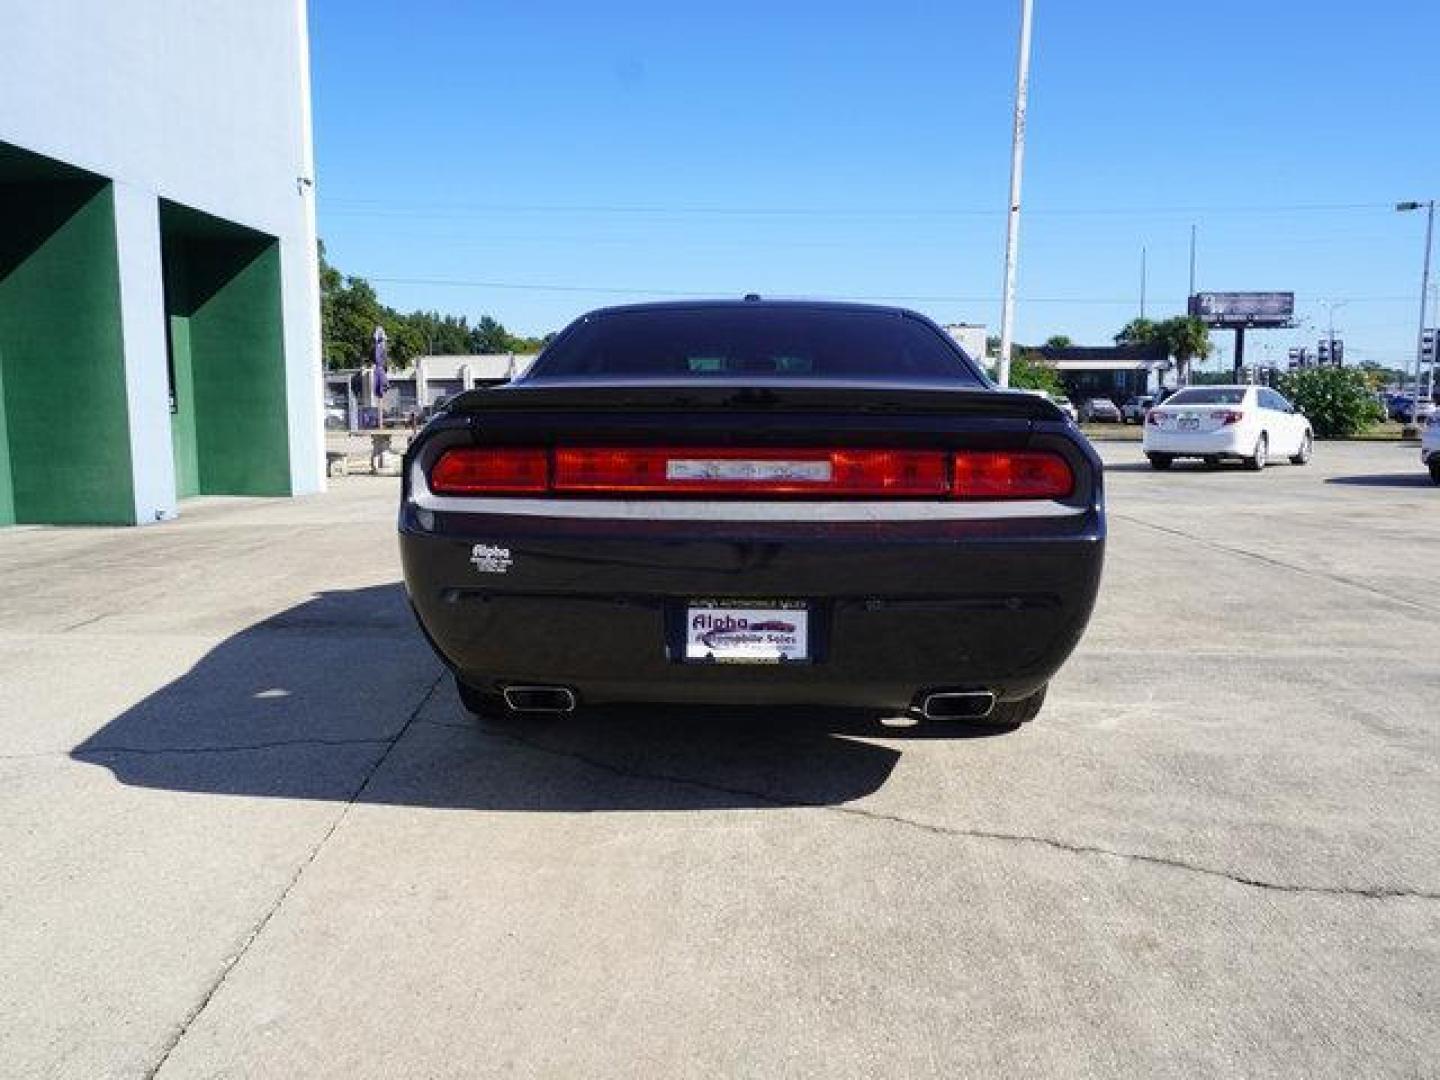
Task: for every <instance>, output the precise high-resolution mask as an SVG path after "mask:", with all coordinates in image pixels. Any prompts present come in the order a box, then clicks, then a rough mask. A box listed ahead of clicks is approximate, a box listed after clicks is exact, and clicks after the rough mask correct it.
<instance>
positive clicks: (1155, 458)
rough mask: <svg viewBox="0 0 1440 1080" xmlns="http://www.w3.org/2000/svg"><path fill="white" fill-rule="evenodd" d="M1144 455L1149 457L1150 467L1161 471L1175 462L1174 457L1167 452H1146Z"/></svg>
mask: <svg viewBox="0 0 1440 1080" xmlns="http://www.w3.org/2000/svg"><path fill="white" fill-rule="evenodd" d="M1146 457H1148V458H1149V459H1150V467H1151V468H1152V469H1159V470H1160V471H1161V472H1164V471H1165V470H1166V469H1168V468H1169V467H1170V466H1171V465H1173V464H1175V459H1174V458H1173V457H1171V456H1170V455H1169V454H1147V455H1146Z"/></svg>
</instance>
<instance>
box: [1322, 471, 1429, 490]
mask: <svg viewBox="0 0 1440 1080" xmlns="http://www.w3.org/2000/svg"><path fill="white" fill-rule="evenodd" d="M1325 482H1326V483H1327V484H1345V485H1351V486H1354V487H1386V488H1408V487H1413V488H1428V487H1434V486H1435V481H1433V480H1431V479H1430V474H1429V473H1428V472H1408V473H1375V474H1373V475H1368V476H1332V477H1330V478H1329V479H1328V480H1326V481H1325Z"/></svg>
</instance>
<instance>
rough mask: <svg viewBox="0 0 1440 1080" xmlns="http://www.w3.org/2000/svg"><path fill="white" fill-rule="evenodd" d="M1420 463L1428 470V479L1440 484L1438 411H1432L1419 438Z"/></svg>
mask: <svg viewBox="0 0 1440 1080" xmlns="http://www.w3.org/2000/svg"><path fill="white" fill-rule="evenodd" d="M1420 463H1421V464H1422V465H1424V466H1425V467H1426V468H1428V469H1429V470H1430V479H1431V480H1433V481H1435V483H1437V484H1440V412H1436V413H1432V414H1431V416H1430V420H1429V422H1428V423H1426V425H1425V434H1424V436H1423V437H1422V438H1421V439H1420Z"/></svg>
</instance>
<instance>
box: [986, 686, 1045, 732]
mask: <svg viewBox="0 0 1440 1080" xmlns="http://www.w3.org/2000/svg"><path fill="white" fill-rule="evenodd" d="M1049 689H1050V684H1049V683H1046V684H1045V685H1044V686H1042V687H1040V689H1039V690H1036V691H1035V692H1034V693H1033V694H1031V695H1030V696H1029V697H1024V698H1021V699H1020V700H1019V701H997V702H996V703H995V708H994V710H993V711H992V712H991V713H990V715H989V716H987V717H986V718H985V723H986V724H989V725H991V726H993V727H1011V728H1013V727H1019V726H1020V725H1021V724H1028V723H1029V722H1030V721H1031V720H1034V719H1035V717H1036V716H1038V715H1039V714H1040V706H1042V705H1044V704H1045V692H1046V691H1047V690H1049Z"/></svg>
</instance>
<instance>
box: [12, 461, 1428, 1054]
mask: <svg viewBox="0 0 1440 1080" xmlns="http://www.w3.org/2000/svg"><path fill="white" fill-rule="evenodd" d="M1103 453H1104V454H1105V456H1106V458H1107V460H1108V461H1109V464H1110V466H1111V468H1110V471H1109V482H1110V500H1111V510H1112V541H1111V547H1110V555H1109V561H1108V567H1107V579H1106V584H1105V588H1104V591H1103V593H1102V599H1101V603H1100V605H1099V608H1098V609H1097V612H1096V617H1095V621H1094V623H1093V624H1092V627H1091V631H1090V633H1089V635H1088V636H1087V638H1086V640H1085V641H1084V643H1083V644H1082V646H1081V648H1080V650H1079V652H1078V653H1077V655H1076V657H1075V658H1074V659H1073V660H1072V662H1071V664H1070V665H1069V666H1068V667H1067V668H1066V669H1065V671H1064V672H1063V673H1062V674H1061V676H1060V678H1059V679H1057V681H1056V683H1055V685H1054V687H1053V689H1052V694H1051V697H1050V701H1049V703H1048V704H1047V706H1046V708H1045V710H1044V712H1042V714H1041V716H1040V718H1039V720H1038V721H1037V722H1036V723H1035V724H1033V725H1030V726H1029V727H1027V728H1025V729H1022V730H1021V731H1019V732H1016V733H1013V734H1005V735H989V736H985V735H978V734H975V733H973V732H966V731H965V730H964V729H955V728H950V727H945V726H942V725H919V726H894V725H893V724H887V723H884V722H881V721H880V720H878V719H876V718H871V717H857V716H843V715H836V714H833V713H831V714H825V713H815V714H804V715H799V716H794V715H784V716H779V715H776V716H766V715H755V714H751V715H727V714H715V713H696V714H691V715H687V714H677V713H670V714H654V713H624V712H610V713H605V714H601V715H598V716H592V717H577V718H573V719H564V720H559V721H552V722H547V723H544V724H541V725H538V726H521V727H515V726H505V727H492V728H488V729H484V730H480V729H477V728H476V727H475V725H474V724H472V723H471V722H470V721H469V719H468V718H467V717H465V716H464V715H463V714H462V713H461V711H460V708H459V705H458V702H457V701H456V700H455V697H454V694H453V691H452V689H451V688H450V686H449V684H448V681H447V680H445V679H444V678H442V675H441V671H440V669H439V667H438V665H437V664H436V663H435V662H434V660H433V659H432V658H431V657H430V656H429V655H428V651H427V650H426V648H425V646H424V645H423V643H422V642H421V641H420V640H419V636H418V634H417V633H416V632H415V630H414V628H413V626H412V624H411V621H410V617H409V613H408V611H407V610H406V608H405V604H404V598H403V593H402V591H401V589H400V587H399V585H398V584H397V567H396V555H395V548H394V543H393V537H392V530H393V518H394V514H393V509H394V508H393V503H392V499H393V495H394V481H393V480H385V479H379V478H370V477H356V478H350V479H347V480H343V481H339V482H336V483H335V485H334V488H333V490H332V492H331V493H330V494H329V495H327V496H325V497H323V498H317V499H310V500H301V501H297V502H293V503H267V502H261V501H246V500H225V501H212V502H202V503H195V504H187V506H186V514H185V517H184V518H183V519H182V520H181V521H180V522H178V523H175V524H173V525H166V526H162V527H156V528H149V529H142V530H128V531H125V530H99V529H92V530H78V529H77V530H49V529H16V530H12V531H9V532H4V533H0V686H3V687H4V694H3V696H0V735H3V736H4V738H5V752H4V753H3V754H0V846H3V850H4V851H5V852H6V854H7V856H8V858H7V860H6V862H7V864H8V868H9V869H8V872H7V873H5V874H3V875H0V1042H3V1054H4V1057H3V1060H4V1062H5V1070H4V1071H6V1072H12V1071H13V1072H14V1074H15V1075H20V1076H67V1077H68V1076H74V1077H94V1076H149V1075H159V1076H161V1077H190V1076H216V1075H219V1076H257V1077H262V1076H265V1077H268V1076H276V1075H295V1076H302V1075H303V1076H344V1077H347V1078H348V1080H354V1078H356V1077H367V1076H377V1077H379V1076H387V1077H388V1076H487V1075H515V1076H576V1075H591V1076H654V1075H695V1076H702V1075H703V1076H714V1075H741V1076H817V1077H819V1076H824V1077H836V1076H875V1075H895V1076H956V1075H969V1076H989V1075H994V1076H1013V1075H1053V1076H1067V1077H1068V1076H1096V1077H1099V1076H1116V1075H1129V1076H1192V1075H1196V1074H1203V1075H1235V1076H1299V1075H1305V1076H1336V1077H1341V1076H1344V1077H1352V1076H1355V1075H1368V1076H1397V1077H1400V1076H1424V1075H1436V1066H1435V1064H1434V1063H1435V1062H1436V1061H1437V1060H1440V1033H1437V1032H1440V1025H1437V1024H1436V1022H1435V1018H1436V1017H1437V1016H1440V990H1437V987H1440V824H1437V822H1440V738H1437V732H1440V705H1437V704H1436V697H1435V686H1436V683H1437V678H1436V677H1437V674H1440V659H1437V657H1436V651H1435V644H1434V643H1435V641H1436V639H1437V635H1436V626H1437V622H1440V594H1437V592H1436V590H1435V588H1434V581H1435V578H1434V573H1435V562H1434V558H1435V557H1434V552H1435V551H1437V550H1440V491H1436V490H1434V489H1433V488H1431V487H1430V486H1429V482H1428V479H1427V478H1426V477H1425V475H1424V473H1423V472H1421V471H1420V469H1419V465H1418V461H1417V460H1416V457H1417V456H1416V453H1415V451H1414V450H1413V448H1400V447H1396V446H1393V445H1385V444H1335V445H1323V444H1322V445H1321V446H1320V448H1319V449H1318V451H1317V454H1316V460H1315V463H1314V464H1313V465H1312V466H1310V467H1308V468H1295V467H1290V466H1276V467H1274V468H1272V469H1271V470H1268V471H1267V472H1265V473H1263V474H1260V475H1253V474H1248V473H1244V472H1240V471H1237V470H1229V469H1226V470H1222V471H1220V472H1207V471H1203V470H1200V469H1187V468H1185V467H1184V466H1177V468H1176V469H1175V470H1174V471H1173V472H1170V473H1166V474H1159V473H1152V472H1150V471H1149V470H1148V468H1147V467H1145V465H1144V463H1143V459H1142V458H1141V457H1140V454H1139V449H1138V447H1135V446H1130V445H1125V444H1115V445H1110V446H1106V447H1104V448H1103Z"/></svg>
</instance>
